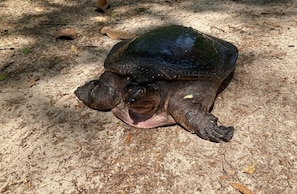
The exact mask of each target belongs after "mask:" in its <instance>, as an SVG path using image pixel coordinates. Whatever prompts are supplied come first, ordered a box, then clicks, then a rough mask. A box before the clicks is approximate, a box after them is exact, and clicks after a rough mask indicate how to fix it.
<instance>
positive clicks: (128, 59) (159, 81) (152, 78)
mask: <svg viewBox="0 0 297 194" xmlns="http://www.w3.org/2000/svg"><path fill="white" fill-rule="evenodd" d="M160 29H161V30H159V29H157V30H155V31H151V32H149V33H146V34H144V35H143V36H141V37H139V38H137V39H136V40H132V41H123V42H121V43H119V44H117V45H116V46H115V47H114V48H113V49H112V51H111V53H110V54H109V56H108V57H107V59H106V60H105V69H106V71H105V72H104V73H103V74H102V75H101V77H100V78H99V79H98V80H93V81H90V82H87V83H86V84H85V85H83V86H82V87H79V88H78V89H77V90H76V91H75V94H76V96H77V97H78V98H79V99H80V100H81V101H82V102H83V103H84V104H85V105H86V106H88V107H90V108H92V109H95V110H112V112H113V113H114V115H116V116H117V117H118V118H120V119H121V120H123V121H124V122H126V123H127V124H129V125H132V126H134V127H137V128H154V127H158V126H164V125H172V124H175V123H178V124H180V125H181V126H183V127H184V128H185V129H186V130H188V131H190V132H192V133H196V134H197V135H198V136H200V137H201V138H203V139H206V140H210V141H212V142H227V141H230V140H231V138H232V137H233V133H234V128H233V127H224V126H218V125H217V118H216V117H215V116H214V115H212V114H211V113H209V110H210V107H211V106H212V105H213V103H214V100H215V98H216V95H217V92H218V89H219V87H220V85H221V83H222V81H223V80H224V79H225V78H226V77H227V76H228V75H229V74H230V73H231V72H232V71H233V70H234V66H235V61H236V59H237V49H236V47H235V46H234V45H232V44H231V43H228V42H225V41H223V40H220V39H216V38H214V37H211V36H207V35H204V34H201V33H200V32H198V31H195V30H193V29H191V28H185V27H182V26H169V27H163V28H160ZM158 30H159V31H158ZM170 31H175V32H176V34H175V35H172V37H170V36H169V38H168V40H166V38H165V40H164V38H163V37H164V36H167V37H168V33H169V32H170ZM165 32H166V33H167V34H166V33H165ZM181 35H182V36H181ZM180 37H182V38H180ZM152 38H153V39H154V38H155V39H157V41H155V42H154V40H153V41H152ZM158 38H159V39H158ZM189 38H191V39H190V40H193V41H188V39H189ZM199 38H200V39H199ZM180 39H182V40H185V39H186V40H187V41H186V42H185V41H184V44H189V45H186V46H184V44H182V45H183V48H181V47H180ZM197 39H199V40H197ZM146 40H149V42H147V43H146V42H145V41H146ZM176 40H178V44H177V43H176V42H177V41H176ZM166 41H167V42H166ZM170 41H171V42H170ZM197 41H200V42H199V43H201V41H202V43H203V44H204V43H205V45H206V46H209V45H210V46H209V48H210V49H213V50H207V49H204V47H205V45H203V47H199V45H200V44H199V45H198V46H197ZM139 42H140V43H139ZM152 42H153V43H154V44H153V46H150V45H149V46H148V44H149V43H152ZM192 42H195V44H192ZM209 42H210V43H209ZM135 44H136V45H135ZM155 44H158V45H157V46H158V47H156V46H155ZM131 45H132V46H131ZM142 45H145V47H146V49H145V51H146V50H149V48H154V49H153V51H154V52H155V53H157V54H158V56H157V57H156V56H152V55H150V54H151V53H152V52H149V53H143V49H142V50H141V53H140V51H139V50H138V49H139V48H141V46H142ZM164 45H165V46H164ZM130 47H131V48H130ZM147 47H149V48H148V49H147ZM184 47H187V49H189V48H190V49H192V50H195V49H196V50H195V52H196V51H197V50H198V51H197V52H198V54H200V55H198V54H197V53H195V52H194V51H193V53H190V54H191V55H195V57H196V58H197V55H198V59H199V60H198V62H197V63H195V64H193V63H192V62H191V63H192V64H191V66H189V65H188V64H189V62H187V59H188V58H189V54H187V55H186V56H185V57H186V59H182V57H183V56H181V55H179V56H180V57H179V58H178V59H177V58H176V52H177V51H178V52H180V51H181V50H183V49H184V50H185V48H184ZM168 48H170V49H171V51H172V52H174V58H173V57H172V56H173V54H172V53H169V55H168ZM158 49H159V50H158ZM202 49H204V50H207V53H210V54H212V55H213V56H212V57H211V58H210V59H207V60H208V61H207V63H206V64H207V65H209V64H210V65H212V68H214V69H206V70H205V69H201V67H199V65H200V66H201V61H202V62H203V60H200V59H201V58H202V57H203V56H201V52H200V50H202ZM219 49H221V50H219ZM164 50H166V52H163V51H164ZM187 52H188V51H187ZM211 52H212V53H211ZM131 53H132V54H131ZM139 53H140V54H139ZM155 53H153V54H155ZM160 53H161V54H164V53H166V54H167V55H166V56H163V55H162V57H160V55H159V54H160ZM182 53H184V52H182ZM207 53H206V54H207ZM226 53H227V54H226ZM178 54H179V53H178ZM190 57H191V56H190ZM216 57H217V58H216ZM156 58H158V59H157V60H155V59H156ZM168 58H169V59H168ZM212 59H214V60H213V61H211V60H212ZM176 60H177V61H178V60H180V61H182V62H184V61H186V63H184V64H182V66H181V62H180V61H178V62H177V63H174V62H175V61H176ZM195 60H196V61H197V59H195ZM123 61H124V62H123ZM148 61H149V62H148ZM164 61H165V62H164ZM192 61H193V60H192ZM209 61H210V62H209ZM218 63H220V64H218ZM202 65H205V64H202ZM123 66H125V67H123ZM180 67H182V68H183V69H182V70H180V69H181V68H180ZM197 68H198V69H197ZM199 68H200V69H199ZM193 72H194V73H193ZM162 73H164V75H162Z"/></svg>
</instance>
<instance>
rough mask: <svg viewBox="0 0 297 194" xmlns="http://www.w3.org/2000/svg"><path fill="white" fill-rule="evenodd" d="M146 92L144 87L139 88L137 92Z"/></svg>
mask: <svg viewBox="0 0 297 194" xmlns="http://www.w3.org/2000/svg"><path fill="white" fill-rule="evenodd" d="M145 92H146V89H145V88H141V89H139V90H138V93H139V94H144V93H145Z"/></svg>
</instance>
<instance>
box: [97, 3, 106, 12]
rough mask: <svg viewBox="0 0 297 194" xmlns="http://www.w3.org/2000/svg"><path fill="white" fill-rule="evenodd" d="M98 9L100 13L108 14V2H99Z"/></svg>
mask: <svg viewBox="0 0 297 194" xmlns="http://www.w3.org/2000/svg"><path fill="white" fill-rule="evenodd" d="M96 7H97V9H98V11H102V12H106V10H107V9H108V8H109V5H108V4H107V0H98V1H97V3H96Z"/></svg>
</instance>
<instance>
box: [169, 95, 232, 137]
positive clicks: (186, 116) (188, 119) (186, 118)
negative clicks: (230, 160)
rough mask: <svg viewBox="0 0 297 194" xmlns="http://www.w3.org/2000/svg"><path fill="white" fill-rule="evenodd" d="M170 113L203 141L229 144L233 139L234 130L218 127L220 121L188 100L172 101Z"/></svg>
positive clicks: (199, 105)
mask: <svg viewBox="0 0 297 194" xmlns="http://www.w3.org/2000/svg"><path fill="white" fill-rule="evenodd" d="M168 111H169V113H170V114H171V116H172V117H173V118H174V119H175V120H176V122H177V123H179V124H180V125H182V126H183V127H184V128H185V129H187V130H188V131H190V132H193V133H196V134H197V135H198V136H199V137H201V138H202V139H206V140H209V141H212V142H228V141H230V140H231V139H232V137H233V134H234V128H233V127H225V126H218V124H217V120H218V119H217V118H216V117H215V116H214V115H212V114H211V113H208V112H207V110H206V108H204V107H202V105H201V104H199V103H193V102H192V101H191V100H188V99H183V100H171V102H170V104H169V106H168Z"/></svg>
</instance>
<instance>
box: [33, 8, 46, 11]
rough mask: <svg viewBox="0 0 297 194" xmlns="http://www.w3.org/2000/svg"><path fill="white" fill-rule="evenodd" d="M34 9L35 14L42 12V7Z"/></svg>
mask: <svg viewBox="0 0 297 194" xmlns="http://www.w3.org/2000/svg"><path fill="white" fill-rule="evenodd" d="M34 9H35V11H37V12H42V11H43V10H44V8H43V7H35V8H34Z"/></svg>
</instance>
